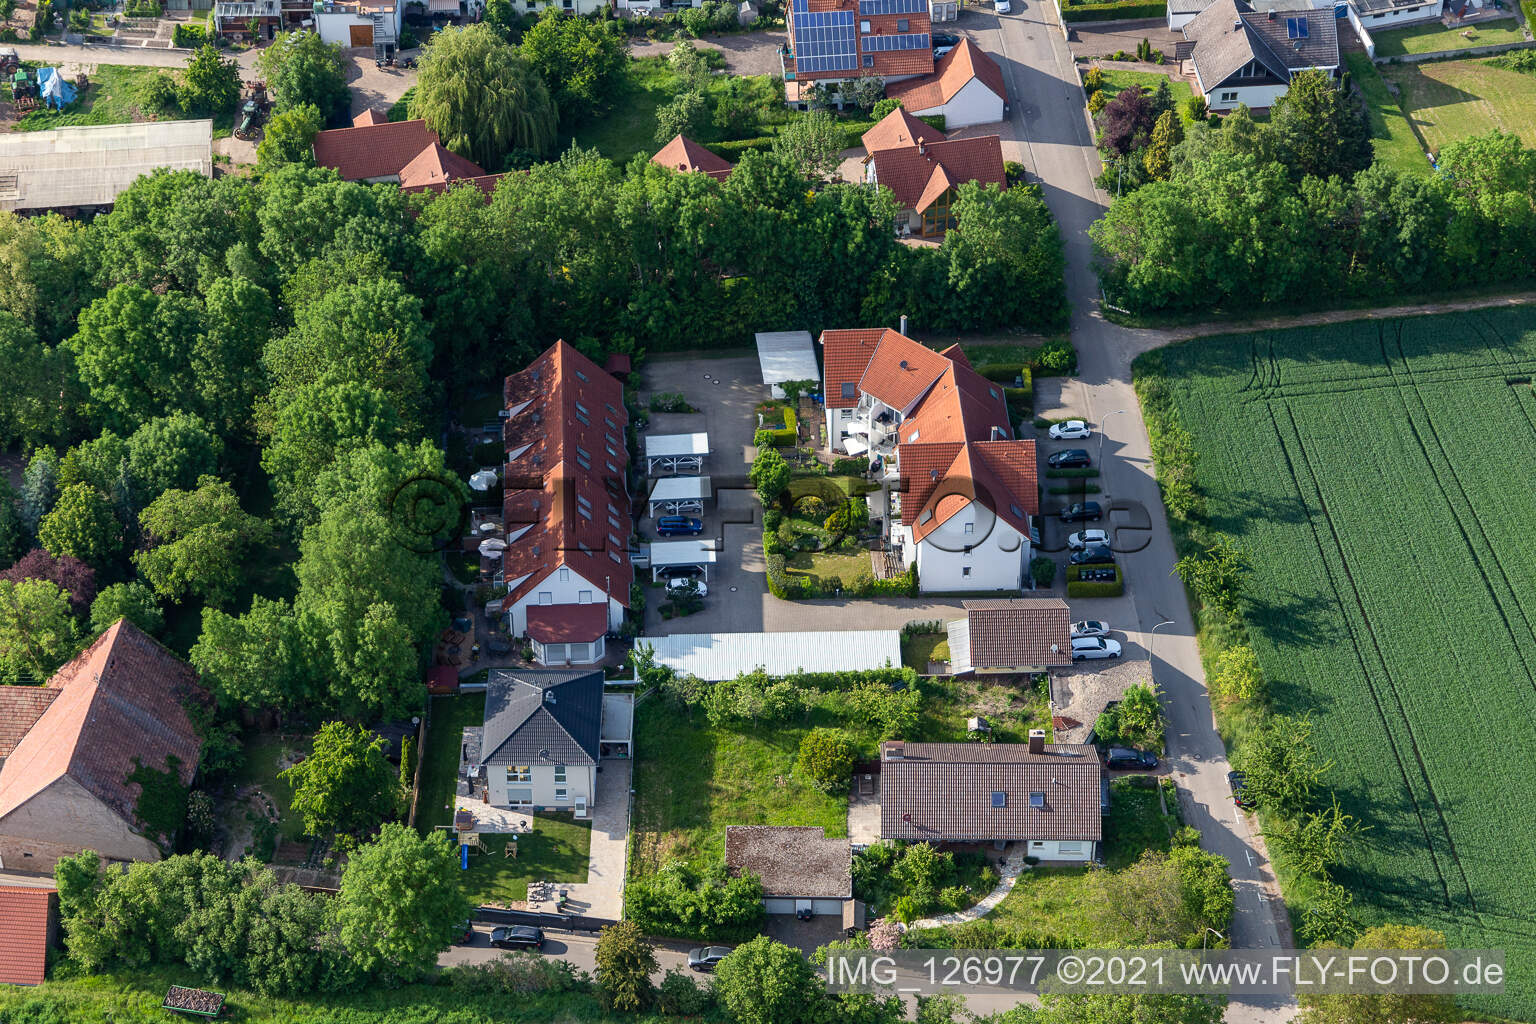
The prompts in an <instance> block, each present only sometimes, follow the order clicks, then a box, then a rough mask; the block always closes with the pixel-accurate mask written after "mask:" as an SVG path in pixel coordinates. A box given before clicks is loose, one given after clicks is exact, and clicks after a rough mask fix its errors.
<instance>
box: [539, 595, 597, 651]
mask: <svg viewBox="0 0 1536 1024" xmlns="http://www.w3.org/2000/svg"><path fill="white" fill-rule="evenodd" d="M606 632H608V605H607V603H606V602H604V603H603V604H535V605H530V606H529V607H528V636H529V637H531V638H532V639H534V640H537V641H538V642H539V643H541V644H589V643H591V642H592V641H594V640H596V639H597V638H598V637H600V636H602V635H603V634H604V633H606Z"/></svg>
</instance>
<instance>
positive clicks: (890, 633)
mask: <svg viewBox="0 0 1536 1024" xmlns="http://www.w3.org/2000/svg"><path fill="white" fill-rule="evenodd" d="M641 644H649V645H650V646H651V647H652V649H653V650H654V651H655V657H656V664H658V665H666V666H667V667H668V668H671V669H675V670H676V671H678V672H682V673H685V674H687V675H693V676H697V677H699V678H700V679H703V680H705V681H707V682H718V681H719V680H721V679H734V678H735V677H736V676H738V675H740V674H741V673H743V672H751V671H753V670H754V669H757V668H761V669H763V670H764V671H765V672H767V673H768V674H769V675H771V676H783V675H789V674H790V673H793V672H859V671H865V670H868V669H876V668H885V667H886V666H888V665H889V666H891V667H893V668H899V667H901V633H900V632H898V631H897V630H894V629H849V630H834V631H823V632H806V633H677V634H674V635H672V636H647V637H641V638H640V639H638V640H636V641H635V646H636V647H637V648H638V647H639V646H640V645H641Z"/></svg>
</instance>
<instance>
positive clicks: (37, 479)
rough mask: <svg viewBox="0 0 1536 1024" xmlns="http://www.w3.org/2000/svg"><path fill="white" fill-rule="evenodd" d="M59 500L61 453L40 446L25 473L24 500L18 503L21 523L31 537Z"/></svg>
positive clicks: (22, 493) (22, 486)
mask: <svg viewBox="0 0 1536 1024" xmlns="http://www.w3.org/2000/svg"><path fill="white" fill-rule="evenodd" d="M58 500H59V455H58V453H57V452H55V451H54V450H53V449H52V448H47V447H44V448H39V449H37V450H36V451H34V452H33V453H32V458H31V459H30V460H29V461H28V462H27V468H26V470H25V471H24V472H23V473H22V475H21V502H20V504H19V505H18V506H17V511H18V512H19V513H20V514H21V525H22V527H23V528H24V529H25V530H26V531H27V533H28V534H29V535H30V536H33V537H35V536H37V527H38V524H39V523H41V522H42V521H43V516H45V515H47V514H48V513H49V512H51V511H52V510H53V505H54V502H56V501H58Z"/></svg>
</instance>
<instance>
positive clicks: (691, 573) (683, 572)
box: [656, 565, 699, 580]
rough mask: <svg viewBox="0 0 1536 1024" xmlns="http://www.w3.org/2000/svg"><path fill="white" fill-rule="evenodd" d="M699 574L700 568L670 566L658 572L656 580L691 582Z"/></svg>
mask: <svg viewBox="0 0 1536 1024" xmlns="http://www.w3.org/2000/svg"><path fill="white" fill-rule="evenodd" d="M698 574H699V570H698V568H697V567H696V566H692V565H669V566H667V567H666V568H665V569H657V570H656V578H657V579H662V580H691V579H693V578H695V577H696V576H698Z"/></svg>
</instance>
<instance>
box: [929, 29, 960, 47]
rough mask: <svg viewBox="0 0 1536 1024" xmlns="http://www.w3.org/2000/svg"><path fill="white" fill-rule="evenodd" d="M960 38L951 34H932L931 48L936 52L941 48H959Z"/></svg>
mask: <svg viewBox="0 0 1536 1024" xmlns="http://www.w3.org/2000/svg"><path fill="white" fill-rule="evenodd" d="M959 45H960V37H959V36H957V35H955V34H953V33H951V32H935V33H934V34H933V48H934V49H935V50H937V49H938V48H939V47H941V46H959Z"/></svg>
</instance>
